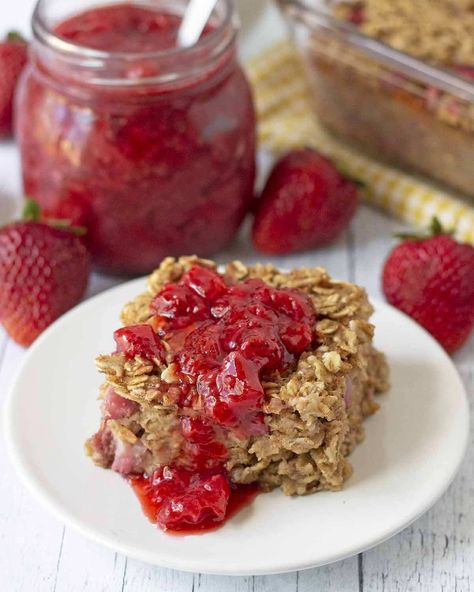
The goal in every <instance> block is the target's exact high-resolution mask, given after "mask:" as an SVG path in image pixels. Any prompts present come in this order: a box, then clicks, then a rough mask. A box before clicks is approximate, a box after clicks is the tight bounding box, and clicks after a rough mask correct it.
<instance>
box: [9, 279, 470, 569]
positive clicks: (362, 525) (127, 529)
mask: <svg viewBox="0 0 474 592" xmlns="http://www.w3.org/2000/svg"><path fill="white" fill-rule="evenodd" d="M143 287H144V280H135V281H132V282H129V283H127V284H124V285H122V286H119V287H117V288H114V289H112V290H109V291H108V292H105V293H103V294H100V295H99V296H96V297H95V298H93V299H91V300H89V301H87V302H85V303H84V304H82V305H80V306H78V307H77V308H76V309H74V310H72V311H71V312H69V313H68V314H66V315H65V316H64V317H63V318H61V319H60V320H59V321H58V322H56V323H55V324H54V325H52V326H51V327H50V328H49V329H48V330H47V331H46V332H45V333H44V334H43V335H42V336H41V337H40V338H39V339H38V341H37V342H36V343H35V345H34V346H33V347H32V348H31V349H30V351H29V352H28V354H27V356H26V358H25V361H24V364H23V365H22V368H21V369H20V372H19V374H18V376H17V378H16V380H15V381H14V383H13V385H12V388H11V391H10V393H9V397H8V400H7V407H6V411H5V417H6V438H7V443H8V447H9V450H10V454H11V457H12V459H13V462H14V464H15V466H16V468H17V470H18V472H19V473H20V475H21V477H22V478H23V480H24V481H25V483H26V484H27V486H28V487H29V488H30V490H31V491H32V492H33V493H34V494H36V495H37V496H38V497H39V498H40V500H41V501H42V502H43V503H44V504H45V505H46V506H47V507H48V508H49V509H50V510H52V511H53V512H55V513H56V515H57V516H59V517H60V518H61V519H62V520H63V521H64V522H66V523H67V524H69V525H71V526H72V527H74V528H76V529H77V530H79V531H80V532H82V533H83V534H84V535H85V536H87V537H89V538H91V539H93V540H95V541H97V542H99V543H103V544H104V545H107V546H109V547H111V548H113V549H115V550H117V551H119V552H122V553H125V554H127V555H130V556H131V557H134V558H137V559H140V560H143V561H147V562H150V563H155V564H158V565H161V566H165V567H172V568H176V569H181V570H186V571H193V572H204V573H218V574H235V575H237V574H239V575H240V574H269V573H277V572H285V571H292V570H296V569H304V568H309V567H313V566H317V565H322V564H324V563H329V562H331V561H336V560H338V559H342V558H344V557H347V556H349V555H352V554H354V553H357V552H359V551H362V550H364V549H367V548H368V547H371V546H373V545H375V544H377V543H379V542H381V541H383V540H384V539H386V538H388V537H390V536H391V535H393V534H395V533H396V532H398V531H399V530H401V529H402V528H404V527H405V526H407V525H408V524H409V523H410V522H412V521H413V520H414V519H415V518H417V517H418V516H420V515H421V514H422V513H423V512H425V511H426V510H427V509H428V508H429V507H430V506H431V505H432V504H433V503H434V502H435V501H436V500H437V499H438V498H439V497H440V496H441V494H442V493H443V492H444V491H445V490H446V488H447V486H448V485H449V483H450V482H451V480H452V478H453V476H454V474H455V472H456V470H457V468H458V466H459V464H460V461H461V459H462V456H463V452H464V449H465V446H466V442H467V433H468V406H467V401H466V396H465V393H464V389H463V386H462V383H461V381H460V379H459V377H458V375H457V372H456V370H455V368H454V366H453V364H452V363H451V360H450V359H449V358H448V357H447V356H446V354H445V353H444V352H443V351H442V349H441V348H440V347H439V346H438V345H437V343H435V341H434V340H433V339H432V338H431V337H430V336H429V335H428V334H427V333H426V332H425V331H424V330H422V329H421V328H420V327H418V326H417V325H416V324H415V323H414V322H412V321H411V320H409V319H408V318H407V317H405V316H404V315H402V314H401V313H399V312H398V311H396V310H395V309H393V308H391V307H389V306H387V305H385V304H381V303H378V304H376V309H377V312H376V314H375V317H374V321H375V323H376V325H377V333H376V343H377V346H378V347H379V348H381V349H382V350H383V351H385V352H386V353H387V355H388V360H389V363H390V366H391V372H392V378H391V380H392V384H393V386H392V389H391V391H390V393H389V394H387V395H383V396H382V397H381V398H380V403H381V410H380V411H379V412H378V413H377V414H376V415H375V416H373V417H372V418H370V419H369V420H368V421H367V422H366V428H367V438H366V440H365V441H364V442H363V444H362V445H361V446H359V447H358V448H357V450H356V451H355V452H354V454H353V455H352V456H351V462H352V463H353V465H354V475H353V476H352V477H351V479H350V480H349V481H348V482H347V484H346V487H345V488H344V490H343V491H341V492H338V493H329V492H323V493H317V494H315V495H310V496H307V497H300V498H287V497H285V496H284V495H283V494H281V493H280V492H279V491H274V492H273V493H271V494H266V495H260V496H258V497H257V499H256V501H255V502H254V503H253V505H251V506H250V507H248V508H247V509H245V510H244V511H242V512H241V513H240V514H238V515H237V516H235V517H234V518H233V519H232V520H231V521H229V522H228V523H227V524H226V525H225V526H224V527H223V528H222V529H220V530H218V531H215V532H212V533H208V534H205V535H200V536H188V537H173V536H168V535H165V534H163V533H162V532H161V531H159V530H157V529H156V528H155V527H154V526H153V525H152V524H150V523H149V522H148V520H147V519H146V518H145V516H144V515H143V514H142V511H141V509H140V506H139V503H138V500H137V499H136V498H135V496H134V493H133V492H132V490H131V488H130V487H129V486H128V485H127V484H126V483H125V482H124V481H123V480H122V479H121V478H120V477H119V476H118V475H117V474H114V473H112V472H111V471H105V470H102V469H99V468H97V467H94V466H93V464H92V463H91V462H90V460H89V459H88V458H86V457H85V456H84V453H83V448H82V444H83V441H84V440H85V439H86V438H87V437H88V436H89V435H90V434H91V433H92V432H93V431H95V429H96V428H97V426H98V421H99V406H98V404H97V401H96V400H95V399H96V393H97V388H98V386H99V383H100V376H99V375H98V373H97V372H96V370H95V368H94V357H95V356H96V355H97V354H98V353H99V352H107V351H111V350H112V347H113V342H112V332H113V330H114V329H115V328H117V326H118V320H117V319H118V314H119V311H120V309H121V307H122V305H123V304H124V303H125V302H126V301H128V300H130V299H131V298H133V297H134V296H135V295H136V294H138V293H139V292H140V291H142V290H143Z"/></svg>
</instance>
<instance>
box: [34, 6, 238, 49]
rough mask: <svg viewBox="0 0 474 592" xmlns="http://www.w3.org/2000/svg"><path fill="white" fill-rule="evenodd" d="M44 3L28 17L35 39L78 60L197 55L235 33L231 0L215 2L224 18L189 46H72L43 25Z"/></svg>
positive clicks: (77, 44)
mask: <svg viewBox="0 0 474 592" xmlns="http://www.w3.org/2000/svg"><path fill="white" fill-rule="evenodd" d="M47 1H48V0H38V1H37V3H36V5H35V8H34V10H33V15H32V21H31V22H32V25H31V26H32V31H33V35H34V37H35V39H37V40H38V41H39V42H41V43H43V44H45V45H47V46H48V47H50V48H51V49H53V50H55V51H59V52H60V53H62V54H65V55H70V56H71V57H72V56H80V57H81V58H91V59H98V60H106V59H109V58H117V59H153V58H174V57H178V56H181V55H191V54H192V53H198V52H199V53H200V52H202V51H203V50H206V49H207V48H209V47H211V48H212V47H213V45H216V43H217V44H218V42H219V39H220V38H221V37H222V34H223V33H225V32H226V31H227V30H228V29H229V28H230V29H232V30H233V32H234V37H235V34H236V32H237V28H238V27H237V25H236V24H235V18H234V16H235V12H234V3H233V0H218V3H219V2H220V3H221V4H222V5H223V6H224V15H223V18H222V21H221V22H220V23H219V25H218V26H217V27H216V28H215V29H212V30H211V31H210V32H209V33H208V34H207V35H201V37H200V38H199V40H198V41H197V42H196V43H195V44H194V45H192V46H191V47H173V48H170V49H159V50H152V51H105V50H101V49H95V48H93V47H87V46H86V45H82V44H80V43H74V42H73V41H70V40H67V39H65V38H63V37H61V36H60V35H57V34H56V33H54V31H53V30H52V29H51V27H49V26H48V25H47V23H46V22H45V19H44V15H43V14H42V12H43V9H44V5H45V3H46V2H47ZM122 3H123V4H127V2H126V0H125V1H124V0H118V2H117V4H122ZM134 5H136V6H145V7H146V6H150V4H149V3H148V2H146V0H145V1H140V2H136V3H134Z"/></svg>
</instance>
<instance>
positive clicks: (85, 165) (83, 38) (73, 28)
mask: <svg viewBox="0 0 474 592" xmlns="http://www.w3.org/2000/svg"><path fill="white" fill-rule="evenodd" d="M186 4H187V2H166V1H165V0H154V1H153V2H146V1H143V2H141V3H138V4H137V3H134V4H117V3H110V2H104V1H102V2H101V3H99V4H98V3H97V2H93V3H92V2H83V3H82V4H81V6H80V8H84V9H83V10H82V11H81V12H79V13H76V14H74V15H73V14H71V9H70V6H71V3H70V2H69V0H41V1H40V2H39V4H38V6H37V8H36V11H35V14H34V17H33V31H34V42H33V46H32V59H31V64H30V66H29V67H28V68H27V70H26V71H25V73H24V75H23V78H22V81H21V83H20V88H19V92H18V95H17V123H16V131H17V137H18V141H19V145H20V149H21V156H22V167H23V180H24V187H25V193H26V194H27V195H29V196H31V197H34V198H36V199H37V200H38V201H39V202H40V204H41V205H42V207H43V209H44V211H45V213H46V214H47V215H50V216H54V217H62V218H68V219H71V220H72V221H73V222H74V223H76V224H81V225H84V226H86V227H87V229H88V239H87V240H88V243H89V246H90V249H91V252H92V255H93V257H94V260H95V262H96V265H97V266H99V267H100V268H102V269H105V270H109V271H113V272H126V273H142V272H143V273H144V272H147V271H149V270H150V269H152V268H153V267H155V266H156V265H157V264H158V263H159V261H160V260H161V259H162V258H163V257H165V256H167V255H183V254H193V253H196V254H198V255H209V254H211V253H213V252H216V251H217V250H218V249H220V248H221V247H222V246H224V245H225V243H226V242H228V241H229V240H230V239H231V238H232V236H233V235H234V233H235V232H236V230H237V228H238V226H239V224H240V222H241V220H242V218H243V216H244V215H245V213H246V211H247V210H248V207H249V205H250V202H251V200H252V197H253V185H254V175H255V118H254V111H253V105H252V99H251V93H250V89H249V86H248V83H247V81H246V79H245V76H244V74H243V72H242V69H241V68H240V66H239V64H238V61H237V57H236V48H235V41H236V27H235V23H234V19H233V12H232V11H233V9H232V4H231V2H229V1H228V0H219V2H218V4H217V7H216V9H215V11H214V14H213V16H212V19H211V21H210V26H209V27H208V29H207V30H206V31H205V34H204V35H203V36H202V38H201V40H200V41H199V42H198V44H196V45H195V46H194V47H193V48H190V49H177V48H176V45H175V36H176V32H177V28H178V26H179V22H180V19H181V15H182V13H183V11H184V10H185V8H186ZM88 6H93V7H92V8H88ZM75 8H76V10H77V3H75Z"/></svg>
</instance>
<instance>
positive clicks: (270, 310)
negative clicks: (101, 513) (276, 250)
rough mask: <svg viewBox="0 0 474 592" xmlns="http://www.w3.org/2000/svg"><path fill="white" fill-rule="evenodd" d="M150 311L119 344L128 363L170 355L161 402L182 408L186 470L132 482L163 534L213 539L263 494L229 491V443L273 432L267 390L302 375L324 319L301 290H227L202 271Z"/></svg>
mask: <svg viewBox="0 0 474 592" xmlns="http://www.w3.org/2000/svg"><path fill="white" fill-rule="evenodd" d="M151 311H152V312H153V317H152V318H151V320H150V323H149V324H144V325H134V326H128V327H125V328H123V329H119V330H118V331H116V333H115V339H116V342H117V345H118V351H121V352H124V354H125V355H126V356H127V357H130V356H132V357H133V356H134V355H140V356H141V357H145V358H148V359H150V360H156V359H157V358H158V357H160V356H162V355H163V353H162V352H166V354H165V356H166V363H167V365H168V371H170V369H171V368H172V376H171V377H168V379H169V380H167V381H166V382H164V383H162V389H163V393H162V395H163V397H165V396H166V397H167V399H168V400H169V401H170V403H171V404H175V405H176V406H177V407H178V410H179V411H178V413H179V430H180V434H181V438H182V441H183V444H182V446H181V454H180V457H179V465H178V464H177V465H176V466H163V467H159V468H157V469H156V470H155V472H154V473H153V474H152V475H149V476H148V477H146V476H141V477H138V476H131V477H130V481H131V484H132V486H133V487H134V489H135V491H136V492H137V494H138V495H139V497H140V499H141V500H142V504H143V506H144V508H146V513H147V515H148V516H149V517H150V518H151V519H152V520H153V521H154V522H156V523H157V524H158V525H159V526H160V527H161V528H162V529H163V530H171V531H185V532H193V531H196V530H198V531H202V530H208V529H209V528H215V527H216V526H218V525H219V524H222V523H223V521H224V519H225V518H226V517H228V516H229V512H230V508H234V510H233V511H237V510H236V509H237V507H238V506H239V505H240V502H239V501H237V500H238V499H240V500H242V499H243V498H245V499H248V498H252V497H253V496H255V495H256V489H255V487H253V488H250V489H249V488H244V489H243V490H242V492H241V493H239V488H235V487H234V486H233V485H232V486H231V484H230V483H229V479H228V477H227V474H226V470H225V462H226V460H227V448H226V445H225V442H226V436H227V435H228V434H232V436H233V437H234V438H238V439H247V438H250V437H252V436H259V435H263V434H265V433H266V432H267V427H266V425H265V420H264V414H263V403H264V389H263V384H262V382H263V381H264V380H266V379H268V378H270V377H271V375H272V374H273V373H275V372H278V373H284V372H286V371H288V370H291V369H292V368H294V366H295V364H296V361H297V359H298V357H299V355H300V354H302V353H303V352H304V351H305V350H307V349H308V348H309V347H310V346H311V345H312V343H313V340H314V324H315V320H316V313H315V310H314V308H313V305H312V302H311V301H310V299H309V298H308V296H306V295H305V294H304V293H302V292H300V291H298V290H293V289H288V288H280V289H277V288H272V287H270V286H268V285H267V284H265V283H264V282H263V281H262V280H260V279H248V280H246V281H243V282H240V283H229V282H227V281H226V280H225V278H224V277H223V276H221V275H219V274H218V273H217V272H216V271H214V270H211V269H208V268H205V267H201V266H197V265H196V266H193V267H191V269H189V270H188V271H187V272H186V273H185V274H184V275H183V276H182V277H181V279H180V280H179V282H178V283H171V284H167V285H165V286H164V287H163V288H162V289H161V291H160V292H159V293H158V294H157V295H156V296H155V298H154V299H153V301H152V302H151ZM152 327H153V329H154V331H155V333H154V337H155V338H154V339H153V338H152V337H151V334H152V333H153V330H152ZM158 343H161V346H160V345H157V344H158ZM245 492H247V494H248V495H246V494H245Z"/></svg>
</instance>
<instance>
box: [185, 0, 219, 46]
mask: <svg viewBox="0 0 474 592" xmlns="http://www.w3.org/2000/svg"><path fill="white" fill-rule="evenodd" d="M216 3H217V0H190V1H189V4H188V7H187V8H186V12H185V13H184V17H183V20H182V21H181V25H180V27H179V31H178V47H191V45H194V44H195V43H197V42H198V41H199V38H200V37H201V34H202V32H203V31H204V28H205V27H206V24H207V21H208V20H209V17H210V16H211V13H212V10H213V8H214V6H215V5H216Z"/></svg>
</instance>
